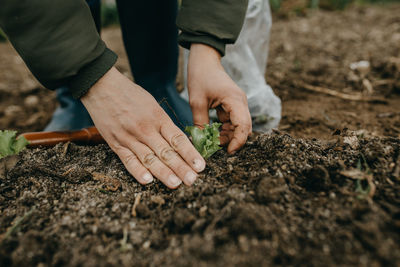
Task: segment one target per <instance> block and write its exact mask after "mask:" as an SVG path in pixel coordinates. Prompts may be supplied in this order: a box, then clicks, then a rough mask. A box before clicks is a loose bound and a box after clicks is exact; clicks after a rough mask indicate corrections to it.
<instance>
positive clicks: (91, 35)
mask: <svg viewBox="0 0 400 267" xmlns="http://www.w3.org/2000/svg"><path fill="white" fill-rule="evenodd" d="M0 6H1V8H0V27H1V28H2V29H3V31H4V32H5V34H6V35H7V37H8V38H9V40H10V42H11V43H12V44H13V46H14V47H15V49H16V50H17V52H18V53H19V54H20V55H21V57H22V58H23V60H24V61H25V63H26V64H27V66H28V68H29V69H30V70H31V71H32V73H33V74H34V75H35V76H36V78H37V79H38V80H39V81H40V82H41V83H42V84H43V85H44V86H45V87H47V88H50V89H53V88H56V87H58V86H61V85H65V84H68V85H71V90H72V92H73V94H74V96H76V97H79V96H81V95H83V94H84V93H85V92H86V91H87V90H88V89H89V88H90V87H91V86H92V85H93V84H94V83H95V82H96V81H97V80H98V79H100V78H101V77H102V76H103V75H104V73H106V72H107V71H108V70H109V69H110V68H111V67H112V66H113V65H114V63H115V61H116V55H115V54H114V53H112V52H111V51H110V50H107V48H106V46H105V44H104V42H103V41H102V40H101V39H100V36H99V35H98V33H97V31H96V27H95V25H94V22H93V19H92V17H91V14H90V10H89V8H88V6H87V5H86V3H85V2H84V1H83V0H68V1H63V0H19V1H15V0H0ZM99 63H101V65H100V64H99ZM83 75H84V76H85V77H82V76H83Z"/></svg>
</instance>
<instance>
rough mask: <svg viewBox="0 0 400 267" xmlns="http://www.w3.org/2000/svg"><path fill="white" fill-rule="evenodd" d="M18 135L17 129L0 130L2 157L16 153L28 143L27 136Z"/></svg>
mask: <svg viewBox="0 0 400 267" xmlns="http://www.w3.org/2000/svg"><path fill="white" fill-rule="evenodd" d="M16 136H17V132H16V131H8V130H5V131H1V130H0V159H1V158H4V157H6V156H11V155H16V154H18V153H19V152H20V151H22V150H23V149H24V148H25V147H26V146H27V145H28V143H29V142H28V140H26V139H25V137H23V136H21V137H19V138H17V137H16Z"/></svg>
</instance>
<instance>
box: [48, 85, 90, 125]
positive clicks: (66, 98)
mask: <svg viewBox="0 0 400 267" xmlns="http://www.w3.org/2000/svg"><path fill="white" fill-rule="evenodd" d="M56 94H57V100H58V102H59V107H57V109H56V111H55V112H54V114H53V117H52V118H51V121H50V123H49V124H48V125H47V126H46V128H45V129H44V130H45V131H72V130H80V129H82V128H87V127H90V126H93V121H92V119H91V118H90V115H89V113H88V112H87V110H86V108H85V106H83V104H82V102H81V101H80V100H76V99H74V98H73V97H72V95H71V93H70V92H69V90H68V88H67V87H61V88H58V89H56Z"/></svg>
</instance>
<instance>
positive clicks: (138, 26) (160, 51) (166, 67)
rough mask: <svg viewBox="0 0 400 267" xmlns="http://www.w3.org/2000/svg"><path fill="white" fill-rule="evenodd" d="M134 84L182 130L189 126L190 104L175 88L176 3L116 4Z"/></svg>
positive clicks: (124, 0)
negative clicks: (152, 98) (150, 96)
mask: <svg viewBox="0 0 400 267" xmlns="http://www.w3.org/2000/svg"><path fill="white" fill-rule="evenodd" d="M117 7H118V13H119V19H120V23H121V29H122V34H123V38H124V44H125V49H126V52H127V54H128V59H129V63H130V65H131V69H132V74H133V77H134V79H135V82H136V83H137V84H138V85H140V86H142V87H143V88H144V89H146V90H147V91H148V92H149V93H150V94H152V95H153V96H154V98H155V99H156V100H157V101H158V102H159V103H160V105H161V106H162V107H163V108H164V110H165V111H166V112H167V114H168V115H169V116H170V117H171V119H172V120H173V121H174V123H175V124H176V125H177V126H179V127H180V128H181V129H183V128H184V126H186V125H192V124H193V123H192V112H191V110H190V107H189V104H188V103H187V102H186V101H185V100H184V99H183V98H181V97H180V96H179V93H178V92H177V90H176V87H175V80H176V74H177V69H178V54H179V52H178V41H177V37H178V29H177V27H176V24H175V21H176V15H177V1H176V0H158V1H157V0H146V1H141V0H117Z"/></svg>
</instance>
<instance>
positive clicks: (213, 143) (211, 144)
mask: <svg viewBox="0 0 400 267" xmlns="http://www.w3.org/2000/svg"><path fill="white" fill-rule="evenodd" d="M220 126H221V123H216V122H214V123H213V124H210V125H209V124H204V128H203V129H200V128H198V127H196V126H187V127H186V128H185V131H186V132H187V133H188V134H189V135H190V136H191V137H192V142H193V145H194V147H195V148H196V149H197V151H199V153H200V155H202V156H203V158H206V159H207V158H209V157H210V156H211V155H212V154H214V153H215V152H217V151H218V150H220V149H222V147H220V146H219V145H220V141H219V127H220Z"/></svg>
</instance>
